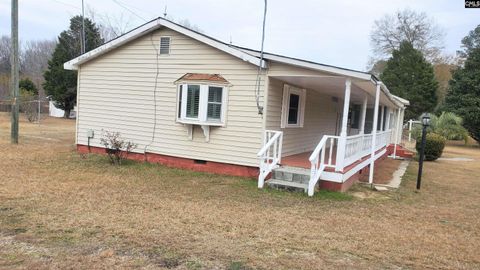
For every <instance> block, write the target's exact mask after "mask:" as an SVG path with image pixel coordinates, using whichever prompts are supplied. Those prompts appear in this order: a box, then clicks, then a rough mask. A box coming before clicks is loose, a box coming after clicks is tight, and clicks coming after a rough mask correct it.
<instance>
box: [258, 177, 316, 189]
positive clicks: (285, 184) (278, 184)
mask: <svg viewBox="0 0 480 270" xmlns="http://www.w3.org/2000/svg"><path fill="white" fill-rule="evenodd" d="M267 185H268V186H269V187H272V188H286V189H289V188H291V189H301V190H302V191H304V192H307V189H308V183H306V184H305V183H298V182H292V181H285V180H280V179H270V180H268V181H267Z"/></svg>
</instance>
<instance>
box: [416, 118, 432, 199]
mask: <svg viewBox="0 0 480 270" xmlns="http://www.w3.org/2000/svg"><path fill="white" fill-rule="evenodd" d="M429 125H430V115H429V114H428V113H426V114H424V115H423V116H422V126H423V128H422V144H421V147H420V159H419V160H418V176H417V190H418V189H420V185H421V183H422V171H423V159H424V158H425V143H426V140H427V127H428V126H429Z"/></svg>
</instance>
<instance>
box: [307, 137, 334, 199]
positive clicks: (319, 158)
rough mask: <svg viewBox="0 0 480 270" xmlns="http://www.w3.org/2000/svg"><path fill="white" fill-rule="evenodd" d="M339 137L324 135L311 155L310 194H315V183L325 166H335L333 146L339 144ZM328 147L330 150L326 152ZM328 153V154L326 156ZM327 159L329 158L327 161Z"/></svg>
mask: <svg viewBox="0 0 480 270" xmlns="http://www.w3.org/2000/svg"><path fill="white" fill-rule="evenodd" d="M338 139H339V137H338V136H328V135H325V136H323V137H322V139H321V140H320V142H319V143H318V145H317V147H315V150H313V152H312V154H311V155H310V158H309V160H310V163H311V171H310V180H309V181H308V196H313V193H314V191H315V185H316V184H317V182H318V180H319V179H320V176H321V175H322V172H323V171H324V170H325V168H326V167H335V165H334V164H333V153H334V152H333V148H334V147H336V146H337V144H338ZM327 147H328V149H329V150H328V152H327V153H326V152H325V151H326V149H327ZM326 154H328V155H327V156H326ZM325 159H327V161H326V162H325Z"/></svg>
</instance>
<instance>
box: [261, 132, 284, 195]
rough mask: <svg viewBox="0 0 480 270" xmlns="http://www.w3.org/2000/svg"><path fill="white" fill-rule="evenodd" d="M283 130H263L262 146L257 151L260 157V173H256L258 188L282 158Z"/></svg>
mask: <svg viewBox="0 0 480 270" xmlns="http://www.w3.org/2000/svg"><path fill="white" fill-rule="evenodd" d="M282 143H283V132H282V131H276V130H265V134H264V139H263V147H262V149H260V151H258V153H257V156H258V157H259V158H260V167H259V168H260V173H259V174H258V188H263V185H264V184H265V178H266V177H267V176H268V174H269V173H271V172H272V170H274V169H275V168H278V164H280V162H281V160H282Z"/></svg>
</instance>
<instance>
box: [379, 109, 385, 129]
mask: <svg viewBox="0 0 480 270" xmlns="http://www.w3.org/2000/svg"><path fill="white" fill-rule="evenodd" d="M384 115H385V106H380V131H383V130H384V129H383V119H384V118H383V117H384Z"/></svg>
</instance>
